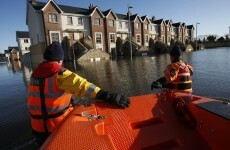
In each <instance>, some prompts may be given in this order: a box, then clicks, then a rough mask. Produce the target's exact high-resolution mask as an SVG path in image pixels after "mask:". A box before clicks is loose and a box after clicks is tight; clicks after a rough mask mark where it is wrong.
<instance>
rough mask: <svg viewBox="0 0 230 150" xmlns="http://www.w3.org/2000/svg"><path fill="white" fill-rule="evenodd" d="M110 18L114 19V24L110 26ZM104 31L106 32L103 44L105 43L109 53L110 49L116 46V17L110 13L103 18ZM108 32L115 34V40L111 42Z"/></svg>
mask: <svg viewBox="0 0 230 150" xmlns="http://www.w3.org/2000/svg"><path fill="white" fill-rule="evenodd" d="M110 19H112V20H113V21H114V26H110V25H109V20H110ZM105 30H106V31H105V33H106V37H105V44H106V52H108V53H110V52H111V49H115V48H116V39H117V38H116V37H117V35H116V18H115V16H114V15H113V14H112V13H109V14H108V16H107V17H106V19H105ZM110 34H114V35H115V37H114V38H115V41H114V42H111V40H110Z"/></svg>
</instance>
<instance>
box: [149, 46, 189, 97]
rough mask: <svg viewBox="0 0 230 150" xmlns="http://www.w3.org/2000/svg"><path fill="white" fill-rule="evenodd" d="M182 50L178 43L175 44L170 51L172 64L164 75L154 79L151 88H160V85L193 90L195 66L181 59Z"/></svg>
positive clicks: (176, 89) (177, 89)
mask: <svg viewBox="0 0 230 150" xmlns="http://www.w3.org/2000/svg"><path fill="white" fill-rule="evenodd" d="M181 55H182V51H181V49H180V47H179V46H178V45H175V46H174V47H173V48H172V50H171V51H170V59H171V62H172V63H171V64H169V65H168V66H167V67H166V69H165V70H164V77H162V78H160V79H158V80H156V81H154V82H153V83H152V84H151V89H152V90H153V88H159V87H160V85H162V87H164V88H168V89H172V90H174V91H180V92H186V93H191V92H192V78H191V76H192V75H193V68H192V67H191V66H190V65H188V64H186V63H185V62H182V61H181Z"/></svg>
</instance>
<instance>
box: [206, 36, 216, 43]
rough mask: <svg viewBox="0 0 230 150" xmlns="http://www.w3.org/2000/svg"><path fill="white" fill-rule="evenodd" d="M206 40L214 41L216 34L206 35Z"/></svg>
mask: <svg viewBox="0 0 230 150" xmlns="http://www.w3.org/2000/svg"><path fill="white" fill-rule="evenodd" d="M207 40H208V41H209V42H215V40H216V36H214V35H210V36H208V37H207Z"/></svg>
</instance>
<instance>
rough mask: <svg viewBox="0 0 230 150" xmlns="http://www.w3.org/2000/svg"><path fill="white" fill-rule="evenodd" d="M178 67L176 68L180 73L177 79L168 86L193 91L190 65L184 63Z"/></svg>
mask: <svg viewBox="0 0 230 150" xmlns="http://www.w3.org/2000/svg"><path fill="white" fill-rule="evenodd" d="M174 67H175V66H174ZM177 67H178V68H176V69H178V70H179V72H178V75H177V77H176V79H175V80H173V81H172V82H170V83H167V88H169V89H172V90H175V91H180V92H186V93H190V92H192V77H191V74H190V72H191V71H190V69H189V67H188V65H187V64H185V63H184V64H180V65H178V66H177Z"/></svg>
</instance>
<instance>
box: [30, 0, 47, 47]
mask: <svg viewBox="0 0 230 150" xmlns="http://www.w3.org/2000/svg"><path fill="white" fill-rule="evenodd" d="M28 29H29V35H30V40H31V45H36V44H38V43H39V42H45V35H44V26H43V19H42V14H41V13H38V12H35V10H34V9H33V7H32V6H31V5H30V4H28Z"/></svg>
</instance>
